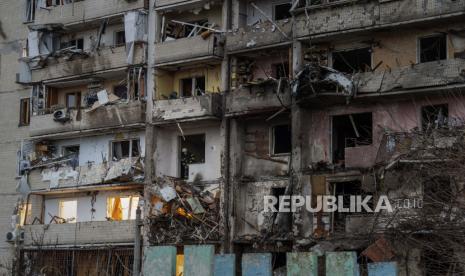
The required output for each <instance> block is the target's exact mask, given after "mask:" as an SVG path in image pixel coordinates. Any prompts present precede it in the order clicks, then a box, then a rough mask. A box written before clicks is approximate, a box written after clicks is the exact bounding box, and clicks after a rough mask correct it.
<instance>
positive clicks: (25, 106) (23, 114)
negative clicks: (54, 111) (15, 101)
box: [19, 98, 31, 126]
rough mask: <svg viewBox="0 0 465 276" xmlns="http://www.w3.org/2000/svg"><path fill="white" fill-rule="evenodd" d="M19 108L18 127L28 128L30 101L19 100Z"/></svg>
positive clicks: (26, 99) (27, 99)
mask: <svg viewBox="0 0 465 276" xmlns="http://www.w3.org/2000/svg"><path fill="white" fill-rule="evenodd" d="M19 106H20V107H19V126H28V125H29V122H30V119H31V112H30V99H29V98H25V99H21V100H20V103H19Z"/></svg>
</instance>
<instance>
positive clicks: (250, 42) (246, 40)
mask: <svg viewBox="0 0 465 276" xmlns="http://www.w3.org/2000/svg"><path fill="white" fill-rule="evenodd" d="M277 25H278V26H279V28H280V29H281V30H282V31H283V33H284V34H283V33H281V32H280V31H279V30H278V29H277V28H276V27H275V26H274V25H273V24H271V23H270V22H264V23H259V24H256V25H254V26H252V27H246V28H241V29H239V30H238V31H235V32H233V33H228V34H227V37H226V50H227V51H228V53H234V52H240V51H241V50H247V49H260V48H266V47H267V46H273V47H276V46H277V45H283V44H289V43H291V39H292V23H291V22H290V20H281V21H278V22H277ZM286 36H287V37H286Z"/></svg>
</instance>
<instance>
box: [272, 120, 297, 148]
mask: <svg viewBox="0 0 465 276" xmlns="http://www.w3.org/2000/svg"><path fill="white" fill-rule="evenodd" d="M272 150H273V154H282V153H290V152H291V150H292V133H291V126H290V125H279V126H275V127H273V149H272Z"/></svg>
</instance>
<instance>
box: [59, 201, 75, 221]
mask: <svg viewBox="0 0 465 276" xmlns="http://www.w3.org/2000/svg"><path fill="white" fill-rule="evenodd" d="M58 208H59V210H58V217H60V219H63V222H64V223H66V222H73V223H74V222H76V220H77V200H76V199H66V200H60V201H59V206H58Z"/></svg>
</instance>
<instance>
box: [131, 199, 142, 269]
mask: <svg viewBox="0 0 465 276" xmlns="http://www.w3.org/2000/svg"><path fill="white" fill-rule="evenodd" d="M140 226H141V210H140V207H139V206H137V209H136V221H135V222H134V264H133V269H132V271H133V274H132V275H134V276H139V275H140V263H141V251H140V250H141V248H140V245H141V236H140Z"/></svg>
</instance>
